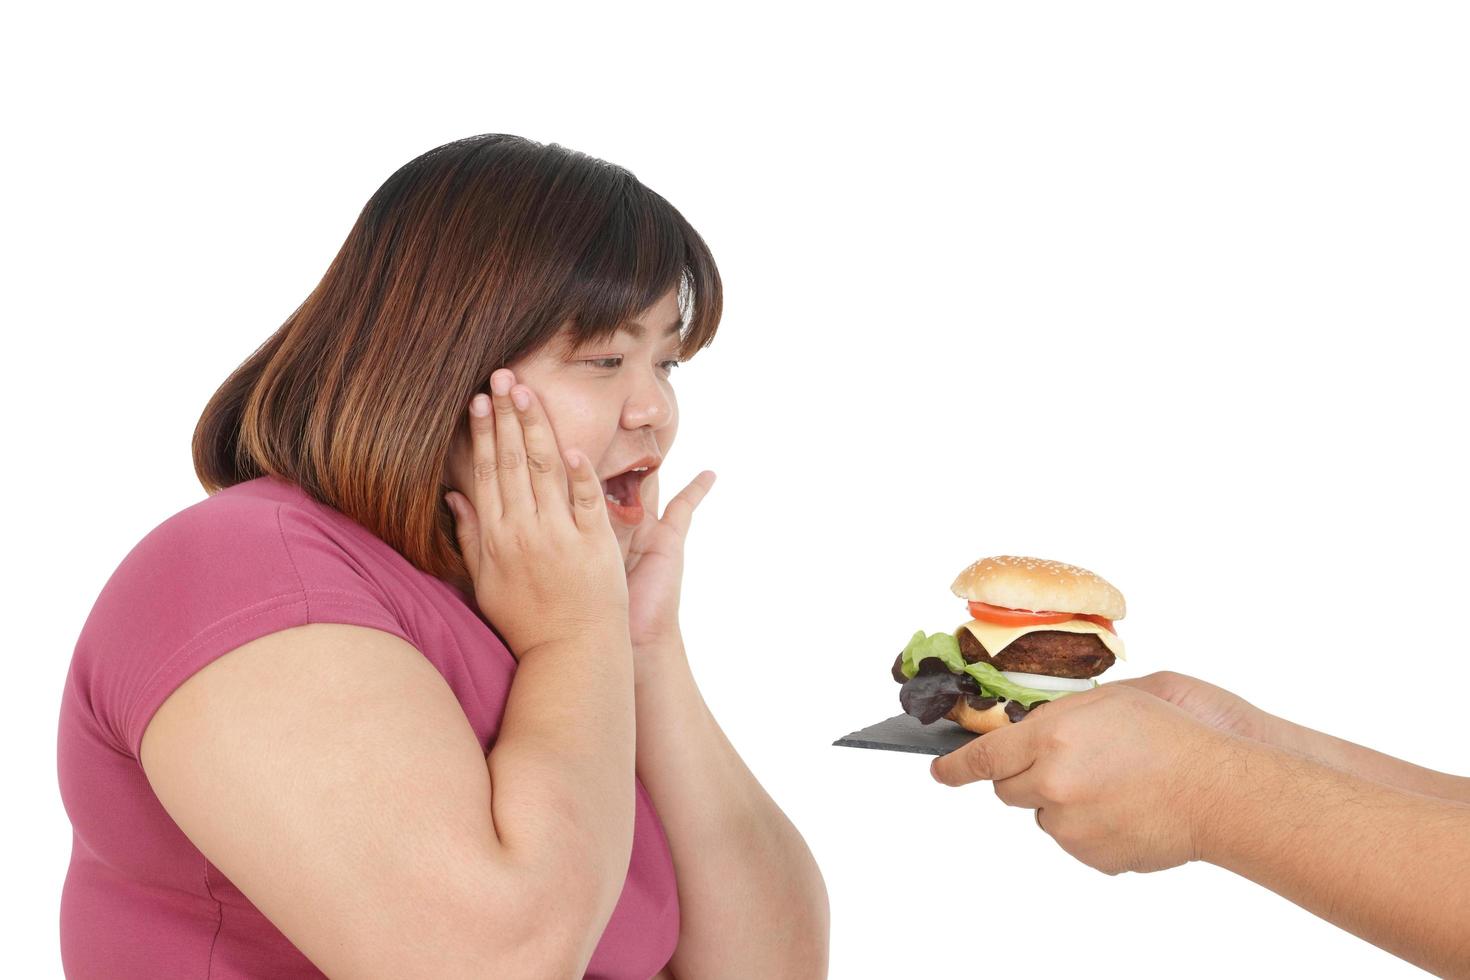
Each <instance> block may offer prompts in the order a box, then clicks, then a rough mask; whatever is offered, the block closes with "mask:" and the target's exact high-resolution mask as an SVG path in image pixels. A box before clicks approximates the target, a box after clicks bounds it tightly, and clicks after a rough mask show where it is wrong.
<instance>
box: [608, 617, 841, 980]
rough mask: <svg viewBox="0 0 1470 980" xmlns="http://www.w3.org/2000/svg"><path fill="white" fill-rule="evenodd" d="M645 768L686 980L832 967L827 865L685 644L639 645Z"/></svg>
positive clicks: (810, 972)
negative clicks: (714, 710) (730, 735)
mask: <svg viewBox="0 0 1470 980" xmlns="http://www.w3.org/2000/svg"><path fill="white" fill-rule="evenodd" d="M637 656H638V658H639V659H638V675H637V688H636V691H637V693H636V698H635V703H636V710H637V717H638V774H639V777H640V778H641V779H642V781H643V784H644V786H646V787H647V789H648V793H649V795H650V796H651V797H652V798H653V802H654V806H655V808H656V809H657V810H658V814H659V817H660V819H661V820H662V821H663V824H664V828H665V830H666V831H667V833H668V837H669V847H670V849H671V850H672V852H673V856H674V869H675V872H676V875H677V877H678V881H679V920H680V927H679V944H678V948H677V950H676V951H675V953H674V958H673V961H672V962H671V963H670V964H669V967H670V970H671V971H672V974H673V975H674V976H676V977H678V978H679V980H715V978H723V977H732V978H743V977H768V978H771V980H779V978H787V977H789V978H800V980H811V978H817V977H823V976H826V973H827V955H828V948H827V944H828V932H829V928H828V906H827V890H826V886H825V885H824V884H823V882H822V874H821V871H820V870H818V868H817V863H816V861H815V860H814V859H813V858H812V855H811V851H810V850H808V848H807V846H806V842H805V841H804V840H803V839H802V837H801V834H800V833H799V832H797V830H796V828H795V827H794V826H793V825H792V823H791V821H790V820H788V819H787V818H786V815H785V814H784V813H782V812H781V810H780V808H779V807H777V806H776V804H775V802H774V801H773V800H772V799H771V797H770V796H769V795H768V794H767V793H766V791H765V790H764V789H763V788H762V787H761V785H760V783H758V782H757V781H756V779H755V777H754V776H753V775H752V774H751V772H750V770H749V769H748V768H747V767H746V765H745V763H744V762H743V761H742V760H741V758H740V756H739V755H738V754H737V753H736V751H735V749H734V747H733V746H732V745H731V744H730V741H729V739H727V738H726V737H725V734H724V732H722V731H721V730H720V726H719V724H718V723H717V722H716V721H715V719H714V716H713V715H712V714H711V713H710V710H709V708H708V706H707V705H706V704H705V702H704V698H703V697H702V696H701V695H700V693H699V688H698V687H697V686H696V685H695V682H694V676H693V674H692V673H691V672H690V669H689V661H688V659H687V657H686V656H685V653H684V649H683V646H682V644H678V645H677V646H668V647H665V648H663V649H657V650H653V649H640V650H639V651H638V653H637Z"/></svg>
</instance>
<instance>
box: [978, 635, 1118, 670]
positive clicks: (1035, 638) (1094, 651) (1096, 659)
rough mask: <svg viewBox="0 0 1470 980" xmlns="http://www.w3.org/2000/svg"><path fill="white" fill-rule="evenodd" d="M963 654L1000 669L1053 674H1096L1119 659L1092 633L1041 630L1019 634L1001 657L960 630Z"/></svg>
mask: <svg viewBox="0 0 1470 980" xmlns="http://www.w3.org/2000/svg"><path fill="white" fill-rule="evenodd" d="M959 641H960V654H961V656H963V657H964V658H965V661H966V662H967V663H972V664H973V663H977V662H979V661H984V662H985V663H988V664H992V665H994V666H995V668H996V669H997V670H1016V671H1021V672H1022V673H1026V674H1046V675H1048V676H1051V677H1096V676H1097V675H1098V674H1101V673H1102V672H1103V671H1105V670H1107V669H1108V668H1109V667H1111V666H1112V665H1113V662H1114V661H1115V660H1116V659H1117V658H1116V657H1114V656H1113V651H1111V650H1109V649H1108V648H1107V647H1106V646H1104V645H1103V641H1102V640H1100V639H1098V638H1097V637H1096V636H1095V635H1094V634H1092V633H1061V632H1058V631H1057V630H1039V631H1037V632H1035V633H1027V634H1026V635H1025V636H1020V637H1017V638H1016V639H1015V640H1014V641H1012V642H1011V643H1009V644H1007V645H1006V648H1005V649H1004V650H1002V651H1001V652H1000V654H999V655H998V656H994V657H992V656H991V655H990V651H988V650H986V649H985V645H984V644H983V643H981V642H980V641H979V640H977V639H975V634H973V633H971V632H970V631H969V630H967V629H961V630H960V631H959Z"/></svg>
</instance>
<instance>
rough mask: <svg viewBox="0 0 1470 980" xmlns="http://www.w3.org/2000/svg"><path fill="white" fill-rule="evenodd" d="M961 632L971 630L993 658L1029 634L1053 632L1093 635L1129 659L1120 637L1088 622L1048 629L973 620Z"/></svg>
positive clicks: (1073, 621)
mask: <svg viewBox="0 0 1470 980" xmlns="http://www.w3.org/2000/svg"><path fill="white" fill-rule="evenodd" d="M960 630H969V631H970V634H971V635H972V636H974V637H975V639H977V640H979V641H980V643H981V645H983V646H984V647H985V650H986V652H987V653H989V654H990V655H991V656H992V657H993V656H995V655H996V654H998V653H1000V652H1001V651H1002V650H1004V649H1005V648H1006V647H1008V646H1010V645H1011V644H1012V643H1014V642H1016V639H1017V638H1018V637H1022V636H1025V635H1026V634H1027V633H1040V632H1043V631H1046V630H1051V631H1053V632H1056V633H1092V634H1093V635H1095V636H1096V637H1097V638H1098V639H1099V640H1102V642H1103V646H1105V647H1107V648H1108V649H1109V650H1111V651H1113V656H1115V657H1117V658H1118V659H1119V660H1127V659H1128V657H1127V655H1126V654H1124V652H1123V641H1122V640H1121V639H1119V638H1118V636H1117V634H1115V633H1112V632H1110V631H1109V630H1107V629H1105V628H1103V627H1101V626H1099V625H1097V624H1096V623H1091V622H1088V621H1087V620H1085V619H1069V620H1067V621H1066V622H1065V623H1047V624H1046V625H1044V626H1000V625H998V624H996V623H987V622H985V620H983V619H972V620H970V621H969V622H968V623H965V624H964V625H963V626H961V627H960V628H959V629H957V630H955V635H957V636H958V635H959V632H960Z"/></svg>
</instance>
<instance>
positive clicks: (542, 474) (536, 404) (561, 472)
mask: <svg viewBox="0 0 1470 980" xmlns="http://www.w3.org/2000/svg"><path fill="white" fill-rule="evenodd" d="M510 400H511V403H512V404H514V405H515V407H516V411H517V412H518V413H519V414H520V421H521V431H522V434H523V436H524V438H525V444H526V470H527V472H528V473H529V474H530V482H531V490H532V492H533V493H534V494H535V497H536V500H535V505H536V509H537V510H539V511H541V512H542V513H555V514H565V513H566V511H567V474H566V470H565V469H564V468H563V467H562V463H561V452H560V451H559V450H558V449H557V447H556V434H555V433H553V432H552V431H551V423H550V422H549V421H547V418H546V413H545V411H544V410H543V409H542V407H541V401H540V399H538V398H537V397H536V395H535V393H534V392H532V391H531V389H530V388H527V387H526V386H525V385H515V386H514V387H513V388H511V390H510Z"/></svg>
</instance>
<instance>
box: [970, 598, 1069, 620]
mask: <svg viewBox="0 0 1470 980" xmlns="http://www.w3.org/2000/svg"><path fill="white" fill-rule="evenodd" d="M970 615H971V616H974V617H975V618H976V619H983V620H985V622H987V623H996V624H997V625H1000V626H1045V625H1046V624H1048V623H1065V622H1066V621H1067V620H1069V619H1071V618H1073V617H1072V614H1071V613H1066V612H1032V611H1031V610H1030V609H1007V608H1006V607H1005V606H992V605H991V604H990V603H988V602H971V603H970Z"/></svg>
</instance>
